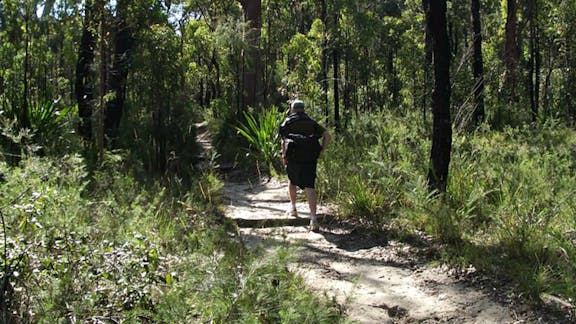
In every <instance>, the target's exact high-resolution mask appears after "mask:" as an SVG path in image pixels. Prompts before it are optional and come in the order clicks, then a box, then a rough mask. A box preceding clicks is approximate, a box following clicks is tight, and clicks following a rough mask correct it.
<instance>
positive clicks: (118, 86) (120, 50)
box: [104, 1, 132, 145]
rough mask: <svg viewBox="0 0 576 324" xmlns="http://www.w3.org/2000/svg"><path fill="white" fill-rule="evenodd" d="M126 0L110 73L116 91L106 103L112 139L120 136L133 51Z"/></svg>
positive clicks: (111, 87) (121, 7) (108, 133)
mask: <svg viewBox="0 0 576 324" xmlns="http://www.w3.org/2000/svg"><path fill="white" fill-rule="evenodd" d="M126 4H127V3H126V2H125V1H120V2H119V3H118V7H117V12H118V13H117V15H118V17H117V23H116V26H115V27H114V34H113V37H114V39H113V49H114V53H113V55H112V64H111V67H110V70H109V73H108V80H109V90H110V91H111V92H112V93H114V96H113V97H112V99H110V100H109V101H108V102H107V103H106V111H105V114H106V116H105V118H104V127H105V129H106V136H108V138H110V140H111V141H112V143H111V144H112V145H114V141H115V140H116V139H117V137H118V130H119V128H120V120H121V119H122V114H123V112H124V99H125V97H126V79H127V78H128V71H129V68H130V60H131V52H132V31H131V28H130V27H129V26H128V24H127V23H126V19H127V17H126V16H127V14H128V13H127V10H128V8H127V7H126Z"/></svg>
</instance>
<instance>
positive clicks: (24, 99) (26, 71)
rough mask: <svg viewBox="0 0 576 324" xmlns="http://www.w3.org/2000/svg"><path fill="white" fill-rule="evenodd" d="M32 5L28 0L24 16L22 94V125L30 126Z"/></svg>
mask: <svg viewBox="0 0 576 324" xmlns="http://www.w3.org/2000/svg"><path fill="white" fill-rule="evenodd" d="M29 7H30V5H29V4H28V1H26V12H25V16H24V33H25V36H24V52H25V53H24V79H23V80H22V81H23V83H24V93H23V94H22V114H21V116H20V119H21V120H20V124H21V126H22V127H25V128H28V127H30V120H29V118H28V95H29V92H30V91H29V87H30V86H29V80H28V76H29V74H30V71H29V70H30V28H29V27H30V8H29Z"/></svg>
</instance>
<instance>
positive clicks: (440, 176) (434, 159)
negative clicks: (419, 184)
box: [427, 0, 452, 192]
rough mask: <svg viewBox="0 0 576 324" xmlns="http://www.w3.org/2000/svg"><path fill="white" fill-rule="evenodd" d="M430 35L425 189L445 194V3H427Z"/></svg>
mask: <svg viewBox="0 0 576 324" xmlns="http://www.w3.org/2000/svg"><path fill="white" fill-rule="evenodd" d="M429 17H430V20H429V21H428V22H427V23H428V24H429V28H430V32H431V34H432V48H433V60H434V90H433V92H432V113H433V122H434V124H433V133H432V150H431V153H430V162H431V163H430V169H429V172H428V186H429V188H430V189H431V190H437V191H439V192H445V191H446V187H447V184H448V167H449V165H450V154H451V150H452V124H451V120H450V44H449V42H448V34H447V31H446V0H438V1H433V2H431V3H430V16H429Z"/></svg>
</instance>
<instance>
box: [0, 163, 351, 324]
mask: <svg viewBox="0 0 576 324" xmlns="http://www.w3.org/2000/svg"><path fill="white" fill-rule="evenodd" d="M125 164H126V161H125V157H124V154H119V153H115V154H107V156H106V159H105V163H104V165H103V166H102V168H101V169H99V170H98V171H96V172H93V173H90V172H88V169H87V168H86V166H85V161H84V159H83V158H82V157H80V156H79V155H69V156H65V157H63V158H59V159H53V158H49V157H44V158H38V157H28V158H25V159H23V160H22V161H21V163H20V166H18V167H10V166H8V165H6V164H5V163H2V164H0V175H1V176H2V179H3V180H2V183H0V211H1V212H2V215H1V216H2V217H3V219H4V220H5V224H6V226H5V228H4V233H3V234H4V237H5V238H6V241H4V240H2V241H0V244H1V247H0V251H2V253H1V258H0V262H2V263H3V264H4V265H5V264H7V265H9V267H7V268H6V267H4V266H3V267H1V275H2V276H3V277H5V278H7V279H8V282H9V287H10V289H6V290H3V291H1V293H2V294H3V296H5V297H6V298H7V300H8V301H9V304H8V307H9V311H10V314H11V315H10V316H12V317H11V319H10V322H54V321H58V322H59V321H79V322H92V321H100V320H103V319H107V320H110V321H126V322H131V321H151V322H170V323H189V322H198V321H201V322H204V321H210V320H212V321H216V322H227V321H257V320H259V319H265V320H267V321H270V322H279V321H290V320H294V321H299V322H303V321H307V320H309V321H312V322H324V323H332V322H338V319H339V317H340V315H339V313H338V312H337V311H336V310H335V309H334V308H331V306H330V305H328V304H325V303H324V302H322V301H320V300H319V299H317V298H316V297H314V296H313V295H312V293H311V292H308V291H306V290H305V289H304V288H303V287H304V284H303V282H302V281H301V279H299V278H297V277H296V276H295V275H294V274H292V273H290V272H288V271H287V270H286V269H287V264H288V262H289V258H288V256H289V254H288V253H287V251H284V250H279V251H278V252H277V253H273V254H271V255H269V256H267V257H263V256H262V255H260V254H255V255H251V254H248V253H247V252H246V251H245V250H244V247H243V246H242V245H241V244H240V242H238V241H236V240H234V239H232V238H231V235H230V231H231V230H232V227H231V226H230V225H229V224H222V223H221V221H220V220H221V216H220V215H219V212H218V205H219V204H220V203H221V202H222V200H221V198H220V189H221V185H222V184H221V182H220V181H219V180H218V179H217V178H216V177H215V176H214V175H213V174H205V175H203V176H201V177H198V178H197V179H196V181H195V182H194V183H193V184H192V185H191V187H190V190H189V191H187V192H186V193H184V194H178V192H179V191H180V189H179V188H173V187H164V186H162V185H161V184H160V183H158V182H154V181H151V182H150V183H148V184H147V185H142V184H141V183H139V182H138V181H137V180H136V179H135V178H134V177H133V176H131V175H130V173H129V172H126V171H125V167H124V165H125ZM174 189H177V190H174ZM5 269H7V270H8V271H5Z"/></svg>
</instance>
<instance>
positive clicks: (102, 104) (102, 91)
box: [97, 0, 106, 164]
mask: <svg viewBox="0 0 576 324" xmlns="http://www.w3.org/2000/svg"><path fill="white" fill-rule="evenodd" d="M98 12H99V20H100V30H99V32H100V44H99V48H98V52H99V54H100V68H99V75H100V93H99V95H100V104H99V105H98V138H97V144H98V161H99V163H100V164H102V163H104V107H105V102H104V97H105V96H106V27H105V13H104V0H99V1H98Z"/></svg>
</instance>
